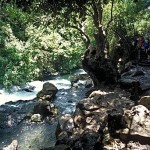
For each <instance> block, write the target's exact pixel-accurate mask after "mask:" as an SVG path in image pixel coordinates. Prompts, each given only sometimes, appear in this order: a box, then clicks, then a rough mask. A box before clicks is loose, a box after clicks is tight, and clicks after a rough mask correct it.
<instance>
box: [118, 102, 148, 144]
mask: <svg viewBox="0 0 150 150" xmlns="http://www.w3.org/2000/svg"><path fill="white" fill-rule="evenodd" d="M124 117H125V120H126V122H127V128H125V129H123V130H120V138H121V139H122V140H124V141H138V142H139V143H141V144H149V142H150V111H149V110H148V109H147V108H146V107H144V106H142V105H137V106H134V107H132V109H131V110H125V112H124Z"/></svg>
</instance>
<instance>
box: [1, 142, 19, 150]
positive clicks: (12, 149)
mask: <svg viewBox="0 0 150 150" xmlns="http://www.w3.org/2000/svg"><path fill="white" fill-rule="evenodd" d="M3 150H18V141H17V140H13V141H12V143H11V144H10V145H8V146H7V147H5V148H3Z"/></svg>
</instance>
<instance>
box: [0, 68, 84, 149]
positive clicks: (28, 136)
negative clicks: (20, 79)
mask: <svg viewBox="0 0 150 150" xmlns="http://www.w3.org/2000/svg"><path fill="white" fill-rule="evenodd" d="M74 74H85V72H84V71H83V70H77V71H76V72H74ZM48 81H49V82H51V83H53V84H54V85H55V86H56V87H57V88H58V89H59V91H58V93H57V94H56V98H55V100H54V101H53V103H54V104H55V105H56V106H57V107H58V108H59V114H71V113H73V112H74V110H75V106H76V103H77V102H78V101H79V100H81V99H82V98H83V97H84V94H85V91H86V90H87V89H85V88H84V81H80V84H81V85H82V86H80V88H78V89H73V88H71V83H70V81H69V80H68V75H65V76H57V77H55V78H53V79H51V80H48ZM44 82H47V81H33V82H30V83H28V86H29V87H34V90H33V91H32V92H26V91H24V90H21V89H20V88H19V87H13V88H12V89H11V90H10V92H7V91H5V89H1V90H0V93H1V94H0V148H3V147H5V146H7V145H8V144H10V143H11V141H12V140H14V139H17V140H18V143H19V150H40V149H43V148H44V147H51V146H53V145H54V143H55V129H56V124H57V121H55V122H53V124H50V123H42V122H41V123H25V122H22V120H23V118H24V117H25V116H26V114H27V113H29V112H31V111H32V110H33V108H34V106H35V105H36V104H37V101H36V100H33V99H34V98H35V97H36V94H37V93H38V92H39V91H40V90H41V89H42V86H43V83H44Z"/></svg>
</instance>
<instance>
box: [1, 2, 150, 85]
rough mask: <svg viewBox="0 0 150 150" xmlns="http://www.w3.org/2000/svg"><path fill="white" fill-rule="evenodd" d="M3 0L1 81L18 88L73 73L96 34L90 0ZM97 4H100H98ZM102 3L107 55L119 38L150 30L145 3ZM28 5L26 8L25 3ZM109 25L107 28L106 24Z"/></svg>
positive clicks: (93, 42)
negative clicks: (44, 75) (45, 76)
mask: <svg viewBox="0 0 150 150" xmlns="http://www.w3.org/2000/svg"><path fill="white" fill-rule="evenodd" d="M80 2H81V3H80V4H79V3H78V1H67V0H65V1H57V2H55V3H54V1H32V2H31V1H23V0H16V1H9V0H7V1H3V5H1V6H2V7H1V12H0V69H1V72H0V83H3V84H4V85H6V86H10V85H12V84H16V85H20V84H22V83H25V82H27V81H31V80H34V79H36V78H38V77H39V76H42V73H43V70H47V71H48V72H51V73H54V72H58V71H59V72H61V73H69V72H70V70H71V69H73V68H76V67H79V66H81V62H80V61H81V56H82V54H83V51H84V50H85V48H86V47H88V45H89V44H90V43H91V44H93V45H95V46H96V42H95V38H94V34H95V33H96V32H97V28H96V26H95V23H94V20H93V7H92V3H91V1H87V2H86V1H80ZM95 2H97V1H95ZM102 2H103V19H102V26H103V27H104V29H107V27H108V26H109V28H108V32H107V41H108V45H109V46H108V48H109V51H111V50H112V49H113V47H114V46H115V45H116V43H117V41H118V39H119V38H120V36H121V35H123V36H129V35H131V36H132V35H133V34H134V32H135V31H138V30H142V31H143V32H146V31H147V30H149V29H150V25H149V19H148V18H149V17H150V15H149V14H150V13H149V9H147V4H148V3H147V1H146V0H141V1H138V2H136V3H134V2H133V1H131V0H124V1H120V0H115V1H114V6H113V12H112V16H113V17H112V18H111V6H112V5H111V4H112V1H111V0H107V1H102ZM24 4H26V5H24ZM108 24H109V25H108Z"/></svg>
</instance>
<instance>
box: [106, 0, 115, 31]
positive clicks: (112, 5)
mask: <svg viewBox="0 0 150 150" xmlns="http://www.w3.org/2000/svg"><path fill="white" fill-rule="evenodd" d="M113 7H114V0H112V1H111V10H110V20H109V21H108V23H107V26H106V34H107V32H108V28H109V26H110V23H111V22H112V21H113Z"/></svg>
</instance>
